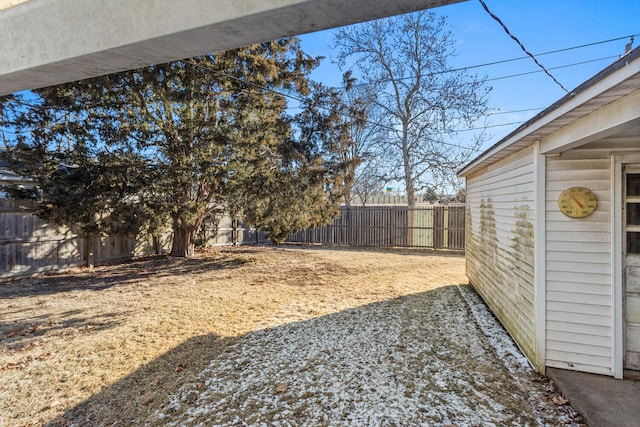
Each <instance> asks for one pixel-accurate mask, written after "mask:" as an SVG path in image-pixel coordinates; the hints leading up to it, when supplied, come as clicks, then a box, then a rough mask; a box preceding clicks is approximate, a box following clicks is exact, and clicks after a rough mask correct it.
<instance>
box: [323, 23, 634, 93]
mask: <svg viewBox="0 0 640 427" xmlns="http://www.w3.org/2000/svg"><path fill="white" fill-rule="evenodd" d="M639 36H640V33H638V34H630V35H628V36H622V37H616V38H613V39H607V40H601V41H597V42H591V43H586V44H581V45H577V46H571V47H565V48H562V49H556V50H550V51H547V52H542V53H537V54H535V55H536V56H544V55H551V54H554V53H560V52H567V51H569V50H575V49H583V48H585V47H591V46H597V45H600V44H605V43H611V42H615V41H620V40H626V39H628V38H633V37H639ZM610 58H619V56H617V55H615V56H609V57H607V58H602V59H610ZM523 59H529V56H518V57H516V58H508V59H501V60H499V61H493V62H485V63H483V64H475V65H466V66H464V67H459V68H452V69H450V70H445V71H436V72H433V73H430V75H432V76H436V75H440V74H447V73H455V72H458V71H468V70H473V69H475V68H483V67H490V66H492V65H499V64H506V63H509V62H515V61H521V60H523ZM594 61H599V60H594ZM571 65H576V64H571ZM567 66H569V65H567ZM550 69H553V68H550ZM540 72H542V70H541V71H540ZM518 76H519V75H518V74H514V75H513V77H518ZM415 77H416V76H415V75H410V76H405V77H398V78H397V79H395V80H396V81H402V80H409V79H414V78H415ZM507 77H509V76H507ZM490 80H493V79H490ZM389 81H391V80H390V79H386V80H379V81H376V82H371V83H368V82H363V83H357V84H354V85H353V87H360V86H371V85H373V84H377V83H384V82H389ZM488 81H489V80H488ZM334 89H344V87H334Z"/></svg>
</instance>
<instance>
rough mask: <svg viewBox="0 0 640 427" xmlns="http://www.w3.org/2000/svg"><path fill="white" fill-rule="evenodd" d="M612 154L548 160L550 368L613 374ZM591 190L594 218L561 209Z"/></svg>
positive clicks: (570, 155) (574, 152)
mask: <svg viewBox="0 0 640 427" xmlns="http://www.w3.org/2000/svg"><path fill="white" fill-rule="evenodd" d="M610 159H611V158H610V153H607V152H598V151H587V150H572V151H569V152H565V153H562V155H561V156H560V157H547V160H546V200H545V202H546V242H547V243H546V281H547V286H546V365H547V366H550V367H557V368H565V369H574V370H578V371H585V372H593V373H600V374H609V375H611V374H612V360H611V357H612V317H611V316H612V306H611V302H612V301H611V295H612V278H611V214H610V212H611V194H610V191H611V182H610V180H611V171H610V167H611V160H610ZM569 187H586V188H589V189H590V190H592V191H593V192H594V193H595V195H596V198H597V200H598V207H597V209H596V211H595V212H594V213H592V214H591V215H589V216H588V217H586V218H582V219H575V218H568V217H566V216H565V215H563V214H562V213H561V212H560V210H559V208H558V205H557V200H558V196H559V195H560V193H561V192H562V191H563V190H565V189H566V188H569Z"/></svg>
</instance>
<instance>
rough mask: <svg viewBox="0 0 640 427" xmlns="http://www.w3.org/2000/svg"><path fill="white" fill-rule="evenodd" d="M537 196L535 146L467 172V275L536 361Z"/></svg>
mask: <svg viewBox="0 0 640 427" xmlns="http://www.w3.org/2000/svg"><path fill="white" fill-rule="evenodd" d="M533 199H534V163H533V148H527V149H524V150H521V151H519V152H517V153H515V154H512V155H510V156H509V157H507V158H505V159H503V160H501V161H499V162H497V163H495V164H493V165H492V166H490V167H488V168H486V169H483V170H482V171H480V172H478V173H476V174H474V175H471V176H468V177H467V223H466V236H467V237H466V256H467V275H468V277H469V280H470V281H471V283H472V284H473V285H474V287H475V288H476V289H477V290H478V292H479V293H480V294H481V295H482V297H483V298H484V300H485V301H486V302H487V304H488V305H489V307H491V310H492V311H493V312H494V313H495V315H496V316H497V317H498V318H499V319H500V321H501V322H502V323H503V325H505V327H506V328H507V330H508V331H509V333H510V334H511V335H512V336H513V338H514V339H515V341H516V342H517V343H518V345H519V346H520V347H521V348H522V350H523V351H524V352H525V353H526V354H527V356H529V358H530V359H531V360H536V357H535V315H534V298H533V295H534V280H533V261H534V260H533V254H534V252H533V249H534V248H533V237H534V236H533V221H534V218H533V214H534V200H533Z"/></svg>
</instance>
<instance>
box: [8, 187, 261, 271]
mask: <svg viewBox="0 0 640 427" xmlns="http://www.w3.org/2000/svg"><path fill="white" fill-rule="evenodd" d="M34 211H35V204H34V202H32V201H28V200H15V199H4V198H0V279H3V278H11V277H18V276H24V275H29V274H33V273H38V272H42V271H47V270H55V269H60V268H66V267H72V266H78V265H86V264H87V263H91V264H103V263H107V262H113V261H120V260H125V259H128V258H131V257H134V256H140V255H150V254H154V253H155V252H156V249H159V251H160V252H162V253H164V252H168V251H169V249H170V245H171V237H172V235H171V233H170V232H167V233H165V234H163V236H162V237H161V241H160V242H156V243H159V248H158V247H156V246H154V242H153V238H152V237H151V236H149V235H138V236H135V237H131V236H95V237H92V238H87V237H86V236H84V235H83V234H82V233H77V232H75V231H74V230H72V229H69V228H66V227H59V226H56V225H53V224H50V223H47V222H46V221H44V220H42V219H40V218H38V217H37V216H36V215H35V214H34ZM203 238H204V241H203V242H200V243H201V244H203V245H206V246H216V245H231V244H251V243H264V242H265V241H266V238H265V235H264V232H262V231H261V230H256V229H255V228H251V227H249V226H247V225H245V224H243V223H242V222H241V221H239V220H233V219H232V218H231V217H230V216H229V215H226V214H221V215H220V216H219V217H218V218H217V220H216V221H213V222H212V221H208V222H207V223H206V224H205V232H204V235H203Z"/></svg>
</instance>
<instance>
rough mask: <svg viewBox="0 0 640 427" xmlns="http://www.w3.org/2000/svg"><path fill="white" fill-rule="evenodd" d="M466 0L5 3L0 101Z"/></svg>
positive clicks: (1, 5) (1, 6)
mask: <svg viewBox="0 0 640 427" xmlns="http://www.w3.org/2000/svg"><path fill="white" fill-rule="evenodd" d="M458 1H463V0H393V1H389V0H350V1H344V0H240V1H227V0H181V1H176V0H154V1H131V0H109V1H108V2H97V1H87V0H0V29H2V39H3V43H2V53H1V55H0V56H1V57H2V61H0V96H2V95H7V94H10V93H13V92H17V91H21V90H26V89H36V88H39V87H45V86H51V85H55V84H59V83H64V82H69V81H75V80H81V79H85V78H89V77H95V76H99V75H105V74H110V73H114V72H118V71H124V70H129V69H134V68H138V67H142V66H146V65H150V64H159V63H163V62H168V61H172V60H177V59H182V58H187V57H191V56H196V55H203V54H207V53H211V52H214V51H221V50H225V49H231V48H237V47H241V46H245V45H248V44H251V43H257V42H264V41H269V40H275V39H277V38H281V37H288V36H293V35H299V34H305V33H309V32H314V31H319V30H323V29H327V28H333V27H338V26H342V25H347V24H353V23H356V22H362V21H367V20H371V19H376V18H381V17H386V16H392V15H397V14H401V13H406V12H412V11H416V10H420V9H427V8H432V7H436V6H442V5H445V4H450V3H456V2H458Z"/></svg>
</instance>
